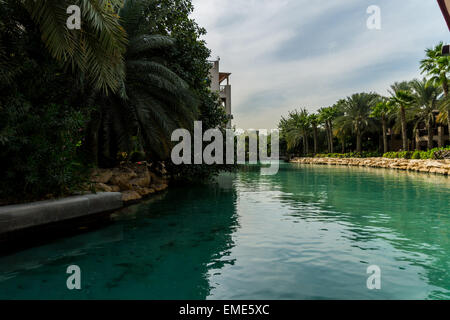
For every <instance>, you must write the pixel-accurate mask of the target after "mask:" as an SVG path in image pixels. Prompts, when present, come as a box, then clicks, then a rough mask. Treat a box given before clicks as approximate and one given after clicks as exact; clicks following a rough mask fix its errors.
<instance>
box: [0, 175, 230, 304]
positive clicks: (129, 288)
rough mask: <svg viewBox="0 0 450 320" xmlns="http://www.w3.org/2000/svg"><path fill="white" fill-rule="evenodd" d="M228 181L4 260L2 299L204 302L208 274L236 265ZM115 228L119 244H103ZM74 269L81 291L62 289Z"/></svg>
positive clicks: (174, 195) (177, 194)
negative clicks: (75, 267)
mask: <svg viewBox="0 0 450 320" xmlns="http://www.w3.org/2000/svg"><path fill="white" fill-rule="evenodd" d="M230 182H231V183H232V179H230V177H225V178H222V179H219V181H217V183H215V184H213V185H210V186H209V187H208V188H205V187H193V188H183V189H179V190H176V189H173V188H172V190H171V192H169V193H168V194H166V195H165V197H164V198H163V199H156V200H155V199H154V200H151V201H150V202H149V203H146V204H141V205H138V206H134V207H130V208H127V209H125V210H124V211H123V212H120V213H118V214H116V215H115V217H114V219H115V220H116V223H115V224H114V225H113V226H111V227H108V228H106V229H104V230H102V231H101V232H94V233H90V234H86V235H80V236H77V237H74V238H70V239H66V240H65V242H64V243H62V242H58V243H56V244H50V245H46V246H42V247H39V248H34V249H30V250H27V251H23V252H20V253H17V254H15V255H11V256H7V257H3V258H0V277H2V281H1V280H0V298H2V299H14V298H33V299H36V298H37V299H40V298H44V299H49V298H50V299H54V298H56V299H64V298H71V299H98V298H106V299H109V298H119V299H133V298H136V299H205V298H206V297H207V296H208V295H209V292H210V285H209V279H208V270H209V269H212V268H213V269H215V270H220V268H221V267H222V266H224V265H226V264H233V263H234V260H233V258H231V257H229V256H228V253H229V250H230V248H231V247H232V246H233V240H232V238H231V234H232V233H233V230H235V228H236V227H237V226H238V220H237V216H236V212H235V201H236V194H235V192H234V190H233V188H232V184H231V185H230ZM230 187H231V188H230ZM199 194H201V197H204V198H205V199H208V201H199ZM118 228H119V230H120V233H119V238H117V237H114V238H113V239H111V237H104V235H105V232H106V233H108V232H111V230H116V231H117V229H118ZM94 238H95V239H94ZM108 239H109V240H108ZM61 248H64V249H65V250H61ZM31 261H38V262H36V263H32V262H31ZM30 263H31V264H30ZM70 264H76V265H79V266H80V268H81V270H82V287H83V290H81V291H78V292H75V291H69V290H67V289H66V287H65V283H66V277H67V275H66V274H65V271H66V268H67V266H68V265H70ZM30 265H31V266H32V267H31V268H30Z"/></svg>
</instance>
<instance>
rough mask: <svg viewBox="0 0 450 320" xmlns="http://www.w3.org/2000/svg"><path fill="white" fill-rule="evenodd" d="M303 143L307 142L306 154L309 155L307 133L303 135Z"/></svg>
mask: <svg viewBox="0 0 450 320" xmlns="http://www.w3.org/2000/svg"><path fill="white" fill-rule="evenodd" d="M303 141H304V142H305V154H306V155H308V154H309V143H308V135H307V134H306V132H304V133H303Z"/></svg>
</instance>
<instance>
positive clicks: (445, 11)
mask: <svg viewBox="0 0 450 320" xmlns="http://www.w3.org/2000/svg"><path fill="white" fill-rule="evenodd" d="M437 2H438V3H439V7H441V10H442V14H443V15H444V18H445V21H447V26H448V30H450V13H449V12H450V8H447V5H446V4H445V0H437Z"/></svg>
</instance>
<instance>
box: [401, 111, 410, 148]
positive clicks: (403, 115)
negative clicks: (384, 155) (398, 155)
mask: <svg viewBox="0 0 450 320" xmlns="http://www.w3.org/2000/svg"><path fill="white" fill-rule="evenodd" d="M400 117H401V122H402V141H403V151H408V137H407V134H406V111H405V107H403V106H402V107H400Z"/></svg>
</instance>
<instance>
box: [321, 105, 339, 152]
mask: <svg viewBox="0 0 450 320" xmlns="http://www.w3.org/2000/svg"><path fill="white" fill-rule="evenodd" d="M338 104H339V102H338ZM337 113H338V110H337V108H336V107H335V106H333V107H328V108H321V109H319V121H320V122H321V123H323V124H324V126H325V131H326V133H327V143H328V152H330V153H334V142H333V120H334V119H335V118H336V115H337Z"/></svg>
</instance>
